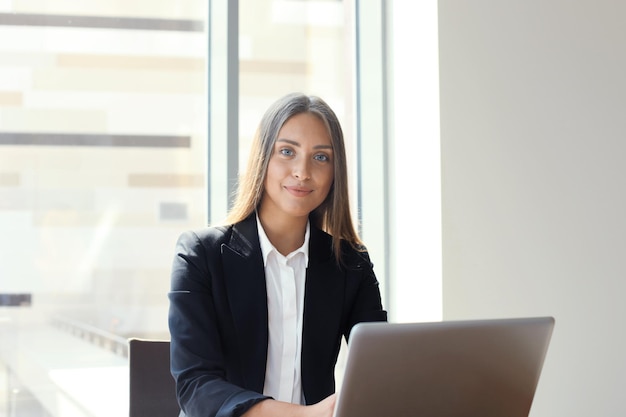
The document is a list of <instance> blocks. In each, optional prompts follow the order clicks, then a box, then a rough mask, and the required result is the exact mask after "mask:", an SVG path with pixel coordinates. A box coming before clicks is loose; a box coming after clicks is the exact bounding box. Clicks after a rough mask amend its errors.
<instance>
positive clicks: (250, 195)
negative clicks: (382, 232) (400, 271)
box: [226, 93, 363, 262]
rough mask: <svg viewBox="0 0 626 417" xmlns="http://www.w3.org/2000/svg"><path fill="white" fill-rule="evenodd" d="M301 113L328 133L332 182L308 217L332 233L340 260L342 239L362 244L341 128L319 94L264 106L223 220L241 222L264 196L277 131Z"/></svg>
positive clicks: (289, 97)
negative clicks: (353, 211)
mask: <svg viewBox="0 0 626 417" xmlns="http://www.w3.org/2000/svg"><path fill="white" fill-rule="evenodd" d="M300 113H310V114H313V115H315V116H317V117H319V118H320V120H321V121H322V122H323V123H324V124H325V125H326V128H327V129H328V133H329V134H330V139H331V143H332V147H333V155H334V158H333V160H334V180H333V185H332V186H331V189H330V191H329V193H328V196H327V197H326V199H325V200H324V201H323V202H322V204H320V206H319V207H317V208H316V209H315V210H313V211H312V212H311V214H310V216H309V218H310V220H311V223H312V224H313V225H314V226H316V227H318V228H320V229H322V230H324V231H325V232H326V233H328V234H330V235H331V236H332V238H333V252H334V254H335V258H336V259H337V262H341V241H342V240H345V241H347V242H349V243H350V244H351V245H352V246H353V247H354V248H357V249H362V248H363V243H362V242H361V239H360V238H359V236H358V234H357V232H356V230H355V228H354V224H353V222H352V216H351V213H350V199H349V195H348V168H347V162H346V150H345V145H344V138H343V131H342V129H341V125H340V123H339V120H338V119H337V116H336V115H335V112H334V111H333V110H332V109H331V108H330V106H329V105H328V104H326V102H325V101H324V100H322V99H321V98H319V97H316V96H307V95H304V94H301V93H292V94H288V95H286V96H284V97H282V98H280V99H278V100H277V101H276V102H274V104H272V105H271V106H270V107H269V108H268V109H267V111H266V112H265V114H264V115H263V118H262V119H261V122H260V123H259V126H258V128H257V131H256V134H255V136H254V139H253V141H252V146H251V148H250V155H249V157H248V164H247V168H246V171H245V172H244V173H243V174H242V175H241V176H240V178H239V183H238V189H237V195H236V197H235V202H234V204H233V206H232V208H231V209H230V211H229V213H228V216H227V218H226V222H227V223H229V224H233V223H237V222H240V221H242V220H244V219H245V218H247V217H248V216H250V215H251V214H252V213H253V212H254V211H255V210H256V209H257V207H258V206H259V204H260V202H261V198H262V197H263V192H264V188H263V184H264V183H265V176H266V173H267V166H268V163H269V160H270V157H271V155H272V152H273V150H274V144H275V142H276V139H277V137H278V132H279V131H280V129H281V128H282V126H283V125H284V124H285V122H286V121H287V120H288V119H289V118H290V117H293V116H295V115H297V114H300Z"/></svg>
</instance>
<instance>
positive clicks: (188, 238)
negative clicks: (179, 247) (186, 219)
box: [178, 225, 233, 247]
mask: <svg viewBox="0 0 626 417" xmlns="http://www.w3.org/2000/svg"><path fill="white" fill-rule="evenodd" d="M232 229H233V226H232V225H219V226H207V227H203V228H198V229H191V230H187V231H185V232H182V233H181V234H180V236H179V238H178V241H179V243H186V244H191V245H193V244H196V245H202V246H204V247H214V246H220V245H221V244H222V243H224V242H226V241H228V239H229V237H230V235H231V234H232Z"/></svg>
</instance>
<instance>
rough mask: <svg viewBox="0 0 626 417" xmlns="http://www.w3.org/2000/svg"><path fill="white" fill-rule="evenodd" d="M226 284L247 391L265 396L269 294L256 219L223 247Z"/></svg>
mask: <svg viewBox="0 0 626 417" xmlns="http://www.w3.org/2000/svg"><path fill="white" fill-rule="evenodd" d="M222 256H223V261H224V280H225V286H226V292H227V296H228V302H229V304H230V308H231V312H232V315H233V321H234V325H235V329H236V332H237V338H238V341H239V349H240V352H241V358H242V363H241V366H242V370H243V374H244V376H245V378H246V385H247V387H248V388H250V389H252V390H255V391H257V392H263V385H264V382H265V363H266V359H267V338H268V335H267V290H266V287H265V273H264V267H263V258H262V255H261V248H260V244H259V237H258V232H257V226H256V218H255V216H254V215H253V216H250V217H248V218H247V219H246V220H244V221H243V222H241V223H238V224H236V225H234V226H233V233H232V236H231V240H230V242H229V243H228V244H224V245H222Z"/></svg>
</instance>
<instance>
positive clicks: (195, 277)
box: [168, 232, 268, 417]
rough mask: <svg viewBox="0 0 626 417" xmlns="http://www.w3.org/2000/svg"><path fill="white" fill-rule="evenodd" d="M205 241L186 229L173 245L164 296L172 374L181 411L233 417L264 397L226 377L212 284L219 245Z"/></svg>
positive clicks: (218, 265)
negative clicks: (167, 301) (168, 282)
mask: <svg viewBox="0 0 626 417" xmlns="http://www.w3.org/2000/svg"><path fill="white" fill-rule="evenodd" d="M203 241H204V244H203ZM203 241H201V239H200V238H199V237H198V234H196V233H194V232H186V233H183V234H182V235H181V236H180V237H179V239H178V241H177V244H176V255H175V257H174V261H173V265H172V276H171V290H170V292H169V294H168V296H169V301H170V306H169V314H168V322H169V329H170V335H171V345H170V346H171V347H170V349H171V350H170V361H171V362H170V365H171V372H172V376H173V377H174V379H175V381H176V395H177V398H178V402H179V405H180V407H181V410H182V411H183V412H184V414H185V415H187V416H189V417H237V416H240V415H241V414H243V413H244V412H245V411H247V410H248V409H249V408H250V407H252V406H253V405H254V404H256V403H258V402H260V401H262V400H264V399H267V398H268V397H266V396H263V395H262V394H260V393H257V392H254V391H250V390H246V389H243V388H241V387H239V386H236V385H234V384H232V383H230V382H228V381H227V379H226V378H227V375H226V369H227V368H228V367H227V364H226V363H225V355H224V352H223V351H222V343H221V336H220V326H223V325H224V324H223V323H222V324H220V323H219V322H218V317H217V313H216V306H215V302H216V300H215V299H214V292H213V288H212V287H213V282H214V279H215V278H216V275H219V274H221V261H220V259H219V256H220V255H219V254H220V244H219V241H218V239H214V241H213V244H212V243H211V239H206V238H205V236H203ZM210 258H217V259H210Z"/></svg>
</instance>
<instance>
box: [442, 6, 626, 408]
mask: <svg viewBox="0 0 626 417" xmlns="http://www.w3.org/2000/svg"><path fill="white" fill-rule="evenodd" d="M439 3H440V9H439V29H440V38H439V44H440V81H441V121H442V123H441V141H442V206H443V211H442V215H443V316H444V319H456V318H483V317H510V316H529V315H553V316H554V317H555V318H556V327H555V333H554V336H553V339H552V345H551V346H550V349H549V352H548V357H547V359H546V364H545V367H544V372H543V374H542V377H541V380H540V384H539V388H538V391H537V396H536V398H535V403H534V405H533V410H532V412H531V416H534V417H555V416H567V417H576V416H581V417H588V416H624V415H626V401H624V399H623V396H624V388H625V387H626V303H625V302H624V295H625V294H626V24H625V23H624V22H625V21H626V2H623V1H618V0H530V1H529V0H506V1H503V0H471V1H460V0H440V2H439Z"/></svg>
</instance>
